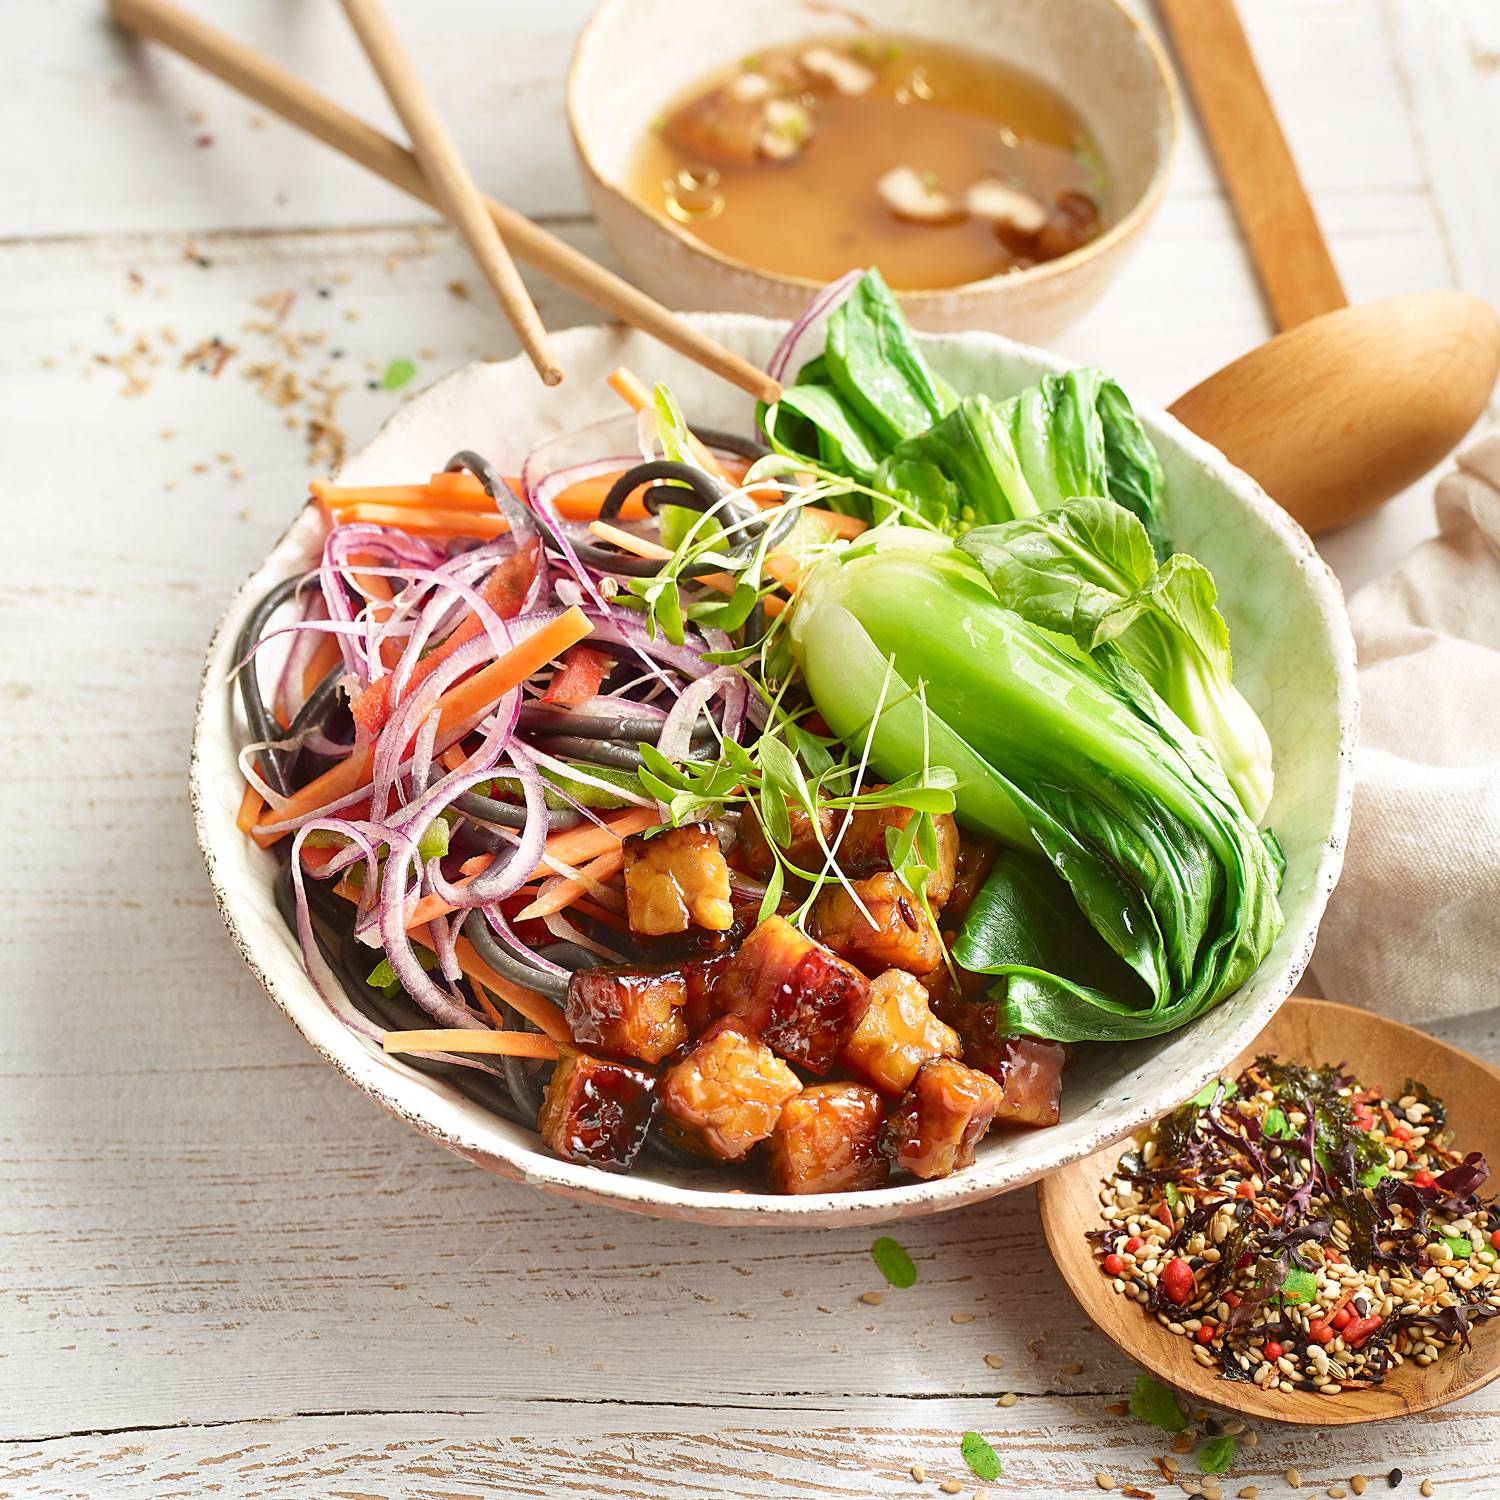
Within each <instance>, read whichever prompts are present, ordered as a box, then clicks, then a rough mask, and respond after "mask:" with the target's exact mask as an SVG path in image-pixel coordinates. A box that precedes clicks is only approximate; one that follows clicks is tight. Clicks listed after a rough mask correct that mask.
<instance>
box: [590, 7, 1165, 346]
mask: <svg viewBox="0 0 1500 1500" xmlns="http://www.w3.org/2000/svg"><path fill="white" fill-rule="evenodd" d="M568 117H569V122H570V126H571V129H572V134H573V141H574V145H575V147H576V150H577V153H578V158H579V162H580V166H581V169H582V174H583V178H584V183H585V187H586V190H587V192H588V195H589V199H590V203H591V205H592V207H593V210H594V213H595V216H596V218H597V219H598V221H599V224H600V227H601V228H602V230H603V232H604V234H605V236H606V238H607V239H608V240H609V242H610V244H611V246H612V247H613V249H614V251H615V253H616V255H617V256H618V257H619V259H620V261H621V262H622V263H623V265H624V268H625V270H626V271H627V273H628V274H629V275H630V276H631V277H632V278H633V279H634V280H635V281H636V282H637V283H638V284H639V285H641V286H642V287H643V288H644V289H645V290H647V291H648V292H650V293H651V294H652V295H654V296H656V297H658V298H660V299H661V300H662V301H664V302H666V303H668V304H669V305H671V306H675V307H681V308H715V309H723V310H729V311H737V312H758V313H763V314H769V315H772V316H786V317H792V316H795V315H796V313H797V312H798V310H799V309H800V308H801V307H802V306H803V305H804V304H805V303H806V300H807V297H808V294H809V292H810V291H811V290H812V289H814V288H816V287H818V286H821V285H823V284H825V283H827V282H829V281H831V280H833V279H835V278H836V277H838V276H840V275H842V274H843V273H844V272H845V271H848V270H850V269H851V268H853V267H856V266H869V265H878V266H879V267H880V269H881V271H882V273H883V274H884V276H885V278H886V281H887V282H888V283H889V284H890V285H891V286H892V288H894V289H895V290H896V292H897V293H898V294H899V296H900V298H901V301H902V303H903V305H904V307H905V308H906V311H907V314H908V316H909V317H910V318H911V319H912V320H913V322H914V323H916V324H917V325H918V326H920V327H923V328H928V329H934V330H952V329H959V328H973V327H983V328H989V329H992V330H994V331H997V332H1001V333H1005V334H1007V335H1009V336H1011V337H1016V338H1023V339H1029V340H1032V341H1042V340H1045V339H1047V338H1049V337H1051V336H1052V335H1053V334H1055V333H1057V332H1059V331H1060V330H1061V329H1062V328H1063V327H1065V326H1066V325H1067V324H1068V323H1069V322H1071V321H1072V320H1073V319H1075V318H1076V317H1077V316H1078V315H1079V314H1080V313H1081V312H1083V311H1084V309H1085V308H1087V307H1088V306H1089V305H1090V304H1091V303H1092V302H1093V301H1094V300H1095V298H1097V297H1098V296H1099V295H1100V293H1101V292H1102V291H1103V290H1104V288H1105V287H1106V286H1107V285H1108V283H1109V281H1110V280H1111V279H1112V278H1113V276H1114V275H1115V274H1116V273H1117V272H1118V270H1119V269H1120V267H1121V266H1122V265H1123V263H1124V261H1125V259H1126V257H1127V256H1128V255H1129V253H1130V251H1131V249H1132V248H1133V247H1134V245H1135V244H1136V242H1137V241H1138V239H1139V237H1140V235H1141V232H1142V230H1143V229H1144V227H1145V225H1146V223H1147V221H1148V220H1149V218H1150V216H1151V213H1152V212H1153V210H1154V209H1155V207H1156V205H1157V203H1158V201H1159V199H1160V197H1161V194H1162V192H1163V190H1164V188H1165V185H1166V179H1167V175H1168V172H1169V170H1170V165H1171V161H1172V157H1173V155H1174V151H1175V146H1176V139H1177V131H1178V104H1177V94H1176V88H1175V85H1174V83H1173V81H1172V77H1171V73H1170V71H1169V69H1168V67H1167V65H1166V62H1165V60H1164V58H1163V56H1162V54H1161V49H1160V47H1159V46H1158V45H1157V43H1156V42H1155V40H1154V39H1153V38H1152V36H1151V35H1150V34H1149V33H1148V32H1147V31H1146V30H1144V29H1143V28H1142V26H1141V25H1140V23H1139V22H1138V21H1137V20H1136V19H1135V18H1134V17H1133V16H1132V15H1131V14H1130V13H1129V12H1128V11H1127V10H1126V9H1125V8H1124V6H1123V5H1122V4H1121V3H1120V0H858V3H856V4H854V5H848V6H846V5H834V4H827V3H823V0H742V3H740V4H736V5H734V6H704V5H702V4H701V3H695V0H602V3H601V4H600V6H599V8H598V9H597V11H596V12H595V14H594V16H593V18H592V19H591V20H590V22H589V24H588V25H587V26H586V27H585V29H584V31H583V33H582V35H581V36H580V38H579V41H578V44H577V47H576V49H575V52H574V55H573V62H572V66H571V69H570V71H569V76H568Z"/></svg>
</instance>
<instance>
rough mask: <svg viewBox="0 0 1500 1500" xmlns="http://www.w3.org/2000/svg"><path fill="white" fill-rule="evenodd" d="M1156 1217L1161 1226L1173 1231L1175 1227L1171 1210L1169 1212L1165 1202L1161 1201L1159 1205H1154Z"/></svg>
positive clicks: (1169, 1208)
mask: <svg viewBox="0 0 1500 1500" xmlns="http://www.w3.org/2000/svg"><path fill="white" fill-rule="evenodd" d="M1156 1217H1157V1218H1158V1219H1160V1220H1161V1222H1162V1223H1163V1224H1165V1225H1166V1226H1167V1228H1168V1229H1175V1228H1176V1227H1177V1226H1176V1225H1175V1224H1174V1223H1173V1222H1172V1210H1171V1207H1170V1206H1169V1205H1168V1204H1167V1202H1166V1201H1165V1200H1163V1201H1162V1202H1160V1203H1158V1204H1157V1205H1156Z"/></svg>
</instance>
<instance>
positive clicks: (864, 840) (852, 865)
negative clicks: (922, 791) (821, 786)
mask: <svg viewBox="0 0 1500 1500" xmlns="http://www.w3.org/2000/svg"><path fill="white" fill-rule="evenodd" d="M866 790H867V791H872V792H874V791H879V790H880V788H879V787H878V786H872V787H868V788H866ZM841 816H842V814H835V816H834V835H835V837H837V835H838V829H839V824H838V819H839V818H840V817H841ZM914 816H915V814H914V813H913V812H912V810H911V808H909V807H861V808H858V809H856V810H855V813H854V815H853V817H851V818H850V819H849V826H848V828H847V829H845V830H844V836H843V838H841V839H839V846H838V851H837V858H838V863H839V868H840V869H841V870H843V872H844V873H845V874H846V875H849V876H851V877H853V878H856V879H863V878H864V877H865V876H866V875H876V874H879V873H880V872H881V871H882V870H889V869H890V867H891V858H890V854H889V852H888V850H887V849H886V839H885V835H886V830H887V829H895V830H896V831H897V832H898V833H899V832H900V831H901V830H902V829H904V828H905V827H906V825H907V824H908V823H909V822H910V821H911V820H912V818H913V817H914ZM932 826H933V830H934V832H935V833H936V834H937V848H938V857H937V866H936V868H935V869H934V870H933V872H932V874H931V875H930V876H929V877H928V880H927V899H928V900H929V901H930V902H931V903H932V909H933V910H934V911H936V910H937V909H938V907H940V906H941V905H942V904H943V902H945V901H946V900H947V899H948V893H949V892H950V891H951V890H952V889H953V877H954V871H955V868H956V866H957V863H958V824H957V823H955V822H954V821H953V819H952V818H951V817H950V816H949V815H948V814H947V813H938V814H937V815H936V816H935V817H934V818H933V820H932Z"/></svg>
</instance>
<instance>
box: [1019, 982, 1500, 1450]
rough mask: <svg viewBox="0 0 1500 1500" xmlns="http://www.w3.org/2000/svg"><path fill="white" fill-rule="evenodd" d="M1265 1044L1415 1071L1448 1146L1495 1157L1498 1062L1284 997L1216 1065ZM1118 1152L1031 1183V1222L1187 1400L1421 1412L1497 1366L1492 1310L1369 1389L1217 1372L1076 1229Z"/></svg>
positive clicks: (1092, 1222) (1286, 1051)
mask: <svg viewBox="0 0 1500 1500" xmlns="http://www.w3.org/2000/svg"><path fill="white" fill-rule="evenodd" d="M1267 1052H1270V1053H1275V1054H1277V1055H1279V1056H1281V1057H1289V1058H1296V1059H1297V1060H1298V1061H1301V1062H1308V1063H1330V1062H1332V1063H1343V1064H1345V1065H1346V1066H1347V1067H1348V1068H1349V1069H1350V1070H1351V1071H1352V1072H1353V1073H1355V1074H1356V1075H1357V1076H1358V1077H1359V1078H1360V1079H1361V1080H1363V1081H1364V1082H1366V1083H1369V1084H1372V1085H1377V1086H1383V1087H1386V1088H1393V1087H1399V1085H1400V1084H1401V1083H1402V1081H1403V1080H1405V1079H1407V1078H1415V1079H1418V1080H1420V1081H1421V1082H1422V1083H1425V1084H1426V1085H1427V1087H1428V1088H1429V1089H1431V1090H1432V1092H1433V1093H1434V1094H1436V1095H1437V1096H1438V1098H1440V1099H1442V1100H1444V1101H1445V1102H1446V1103H1447V1106H1448V1121H1449V1125H1450V1127H1451V1129H1452V1132H1453V1139H1454V1141H1455V1143H1456V1144H1457V1146H1458V1148H1459V1149H1460V1150H1462V1151H1465V1152H1467V1151H1482V1152H1483V1153H1484V1154H1485V1157H1486V1159H1487V1160H1488V1161H1490V1162H1493V1163H1500V1070H1497V1069H1495V1068H1492V1067H1490V1066H1489V1065H1488V1064H1487V1063H1483V1062H1480V1061H1479V1059H1478V1058H1475V1057H1470V1056H1469V1055H1468V1054H1467V1053H1466V1052H1460V1051H1459V1050H1458V1049H1457V1048H1456V1047H1450V1046H1448V1045H1447V1043H1445V1042H1440V1041H1437V1040H1436V1039H1434V1038H1433V1037H1430V1036H1427V1035H1425V1034H1424V1033H1423V1032H1420V1031H1416V1030H1413V1028H1412V1027H1410V1026H1403V1025H1401V1024H1400V1023H1399V1022H1397V1021H1389V1020H1386V1019H1385V1017H1383V1016H1377V1015H1372V1014H1371V1013H1370V1012H1369V1011H1364V1010H1356V1009H1354V1008H1353V1007H1352V1006H1348V1005H1335V1004H1333V1003H1332V1002H1331V1001H1327V1000H1288V1001H1287V1002H1286V1004H1285V1005H1284V1006H1282V1008H1281V1009H1280V1010H1279V1011H1278V1012H1277V1013H1276V1016H1275V1018H1274V1019H1273V1020H1272V1021H1271V1023H1270V1024H1269V1025H1268V1026H1267V1027H1266V1029H1265V1030H1264V1031H1262V1032H1261V1034H1260V1035H1259V1036H1258V1037H1257V1038H1256V1039H1255V1042H1254V1043H1253V1045H1251V1046H1249V1047H1247V1048H1246V1049H1245V1050H1244V1052H1242V1053H1241V1054H1240V1056H1239V1057H1238V1058H1237V1059H1236V1060H1235V1061H1234V1063H1233V1064H1231V1066H1230V1068H1229V1069H1228V1070H1227V1072H1228V1074H1229V1075H1231V1076H1232V1075H1233V1074H1234V1073H1236V1072H1238V1071H1239V1070H1240V1069H1241V1068H1243V1067H1244V1066H1245V1065H1246V1064H1247V1063H1249V1062H1251V1061H1253V1060H1254V1059H1255V1058H1256V1057H1257V1056H1259V1055H1261V1054H1263V1053H1267ZM1123 1149H1124V1148H1123V1143H1120V1144H1116V1145H1114V1146H1110V1147H1109V1148H1108V1149H1106V1150H1104V1151H1099V1152H1096V1153H1095V1154H1094V1155H1093V1156H1088V1157H1085V1158H1084V1159H1083V1160H1081V1161H1076V1162H1073V1163H1072V1164H1071V1165H1069V1166H1066V1167H1063V1168H1061V1169H1060V1170H1059V1171H1057V1172H1054V1173H1053V1174H1052V1175H1051V1176H1050V1177H1047V1178H1044V1179H1043V1180H1042V1182H1040V1183H1039V1184H1038V1186H1037V1200H1038V1203H1039V1204H1040V1207H1041V1211H1042V1227H1043V1229H1044V1230H1045V1232H1046V1235H1047V1245H1048V1248H1049V1249H1050V1250H1051V1251H1052V1258H1053V1260H1055V1261H1056V1262H1057V1268H1058V1270H1059V1271H1061V1272H1062V1277H1063V1280H1064V1281H1065V1282H1066V1283H1067V1284H1068V1290H1069V1291H1070V1292H1072V1294H1073V1296H1074V1298H1075V1299H1076V1300H1077V1302H1078V1305H1079V1306H1080V1307H1081V1308H1082V1309H1083V1310H1084V1312H1085V1313H1087V1314H1088V1316H1089V1318H1090V1319H1091V1321H1092V1322H1093V1323H1094V1324H1095V1325H1096V1326H1097V1327H1098V1328H1099V1329H1100V1331H1101V1332H1102V1333H1103V1334H1104V1335H1105V1337H1106V1338H1108V1339H1109V1341H1110V1342H1111V1343H1112V1344H1114V1345H1115V1347H1116V1348H1117V1349H1119V1350H1120V1352H1121V1353H1122V1354H1125V1355H1127V1356H1129V1358H1131V1359H1133V1360H1135V1361H1136V1363H1137V1364H1140V1365H1144V1366H1145V1368H1146V1369H1148V1370H1149V1371H1150V1372H1151V1373H1152V1374H1153V1375H1155V1376H1156V1377H1157V1378H1158V1379H1160V1380H1163V1381H1165V1382H1166V1383H1167V1384H1168V1385H1171V1386H1174V1387H1176V1389H1178V1390H1179V1391H1183V1392H1186V1394H1187V1395H1189V1396H1191V1397H1192V1398H1193V1399H1194V1400H1195V1401H1198V1402H1202V1403H1205V1404H1208V1403H1211V1404H1212V1405H1214V1406H1217V1407H1219V1408H1221V1409H1224V1410H1228V1411H1233V1412H1238V1413H1239V1414H1241V1415H1243V1416H1247V1417H1258V1418H1261V1419H1265V1420H1270V1421H1277V1422H1295V1423H1302V1424H1306V1425H1309V1426H1318V1427H1340V1426H1346V1425H1348V1424H1350V1423H1353V1422H1378V1421H1383V1420H1385V1419H1386V1418H1387V1417H1404V1416H1411V1415H1413V1414H1414V1413H1416V1412H1423V1411H1431V1410H1432V1409H1433V1408H1434V1407H1438V1406H1445V1405H1447V1403H1448V1402H1450V1401H1456V1400H1458V1398H1459V1397H1460V1396H1467V1395H1468V1394H1469V1393H1470V1392H1471V1391H1477V1390H1478V1389H1479V1388H1480V1387H1481V1386H1484V1385H1488V1384H1489V1382H1490V1381H1491V1380H1493V1379H1494V1378H1495V1376H1496V1375H1497V1374H1500V1327H1495V1326H1493V1325H1494V1324H1495V1323H1496V1322H1497V1320H1496V1319H1487V1320H1486V1321H1485V1322H1484V1323H1480V1324H1476V1326H1475V1328H1474V1330H1473V1343H1472V1346H1471V1348H1470V1349H1469V1351H1468V1353H1461V1352H1459V1351H1456V1350H1454V1351H1446V1350H1445V1352H1444V1353H1443V1354H1442V1355H1441V1356H1439V1358H1438V1359H1437V1360H1436V1361H1435V1362H1434V1363H1432V1364H1430V1365H1427V1366H1426V1367H1425V1368H1424V1367H1422V1366H1419V1365H1416V1364H1412V1363H1410V1362H1408V1363H1407V1364H1403V1365H1401V1366H1400V1367H1399V1368H1397V1369H1395V1370H1393V1371H1392V1372H1391V1373H1390V1375H1388V1376H1387V1377H1386V1381H1385V1383H1384V1384H1383V1385H1380V1386H1376V1387H1375V1388H1374V1389H1373V1390H1367V1391H1346V1392H1345V1393H1344V1394H1343V1395H1341V1396H1322V1395H1319V1394H1318V1393H1317V1392H1316V1391H1307V1392H1304V1391H1297V1392H1294V1393H1293V1394H1291V1395H1288V1394H1286V1393H1285V1392H1282V1391H1278V1392H1276V1393H1274V1394H1268V1393H1267V1392H1265V1391H1262V1390H1261V1389H1260V1388H1259V1387H1258V1386H1254V1385H1250V1384H1248V1383H1246V1382H1243V1381H1235V1380H1224V1379H1222V1378H1221V1377H1220V1376H1219V1375H1218V1373H1217V1371H1215V1370H1211V1369H1207V1368H1205V1367H1204V1366H1202V1365H1200V1364H1199V1363H1198V1362H1197V1360H1195V1359H1194V1358H1193V1353H1192V1349H1193V1345H1192V1343H1191V1341H1190V1340H1188V1339H1186V1338H1183V1337H1182V1336H1181V1335H1180V1334H1175V1333H1171V1332H1169V1331H1168V1330H1167V1329H1165V1328H1163V1327H1162V1325H1161V1324H1160V1323H1158V1322H1157V1321H1156V1319H1155V1318H1154V1317H1153V1316H1152V1315H1151V1314H1150V1313H1148V1312H1146V1311H1145V1310H1144V1309H1142V1308H1141V1306H1140V1304H1139V1303H1136V1302H1132V1301H1131V1300H1130V1299H1129V1298H1128V1297H1123V1296H1121V1295H1120V1294H1119V1293H1117V1292H1116V1291H1114V1290H1113V1288H1112V1287H1111V1286H1110V1279H1109V1277H1107V1276H1105V1275H1104V1273H1103V1272H1102V1271H1101V1270H1100V1269H1099V1265H1098V1261H1097V1259H1096V1257H1095V1255H1094V1248H1093V1246H1092V1245H1091V1244H1090V1243H1089V1241H1088V1240H1086V1239H1085V1238H1084V1233H1085V1231H1086V1230H1089V1229H1096V1228H1098V1227H1099V1226H1100V1224H1101V1222H1102V1220H1101V1217H1100V1212H1099V1198H1098V1192H1099V1186H1100V1184H1101V1183H1102V1182H1103V1181H1104V1180H1105V1179H1106V1178H1108V1177H1111V1176H1113V1173H1114V1166H1115V1163H1116V1162H1117V1161H1118V1160H1119V1158H1120V1154H1121V1151H1122V1150H1123Z"/></svg>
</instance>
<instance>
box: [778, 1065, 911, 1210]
mask: <svg viewBox="0 0 1500 1500" xmlns="http://www.w3.org/2000/svg"><path fill="white" fill-rule="evenodd" d="M884 1116H885V1106H884V1105H883V1104H882V1103H881V1099H880V1095H879V1094H877V1093H876V1092H875V1090H874V1089H871V1088H866V1087H865V1086H864V1085H863V1084H862V1083H815V1084H813V1085H812V1086H811V1087H810V1088H805V1089H803V1090H802V1092H801V1093H800V1094H798V1095H797V1097H796V1098H795V1099H790V1100H788V1101H787V1104H786V1106H785V1107H784V1108H783V1109H782V1111H781V1118H780V1119H779V1120H778V1121H777V1122H776V1129H775V1131H774V1132H773V1133H772V1135H771V1146H770V1162H769V1164H768V1166H767V1169H766V1171H767V1177H768V1179H769V1181H770V1184H771V1189H772V1191H773V1192H777V1193H849V1192H858V1191H859V1190H861V1189H863V1188H877V1187H884V1186H885V1180H886V1178H887V1177H888V1176H889V1175H890V1170H891V1165H890V1162H889V1161H888V1160H887V1159H886V1157H885V1154H884V1153H883V1152H882V1151H881V1149H880V1125H881V1121H882V1120H883V1118H884Z"/></svg>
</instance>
